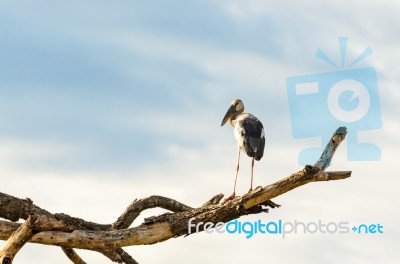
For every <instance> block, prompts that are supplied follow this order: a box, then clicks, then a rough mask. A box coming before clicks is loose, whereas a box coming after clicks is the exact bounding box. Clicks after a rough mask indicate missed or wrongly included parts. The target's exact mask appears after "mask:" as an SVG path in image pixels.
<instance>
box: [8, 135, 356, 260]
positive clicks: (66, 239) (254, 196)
mask: <svg viewBox="0 0 400 264" xmlns="http://www.w3.org/2000/svg"><path fill="white" fill-rule="evenodd" d="M345 136H346V129H345V128H339V129H338V130H337V131H336V132H335V133H334V134H333V136H332V138H331V140H330V141H329V143H328V144H327V146H326V148H325V150H324V152H323V154H322V155H321V158H320V159H319V160H318V161H317V162H316V163H315V164H314V166H311V165H307V166H306V167H305V168H304V169H303V170H301V171H298V172H296V173H293V174H292V175H290V176H288V177H286V178H284V179H282V180H280V181H277V182H275V183H273V184H270V185H267V186H264V187H257V188H256V189H255V190H253V191H252V192H250V193H247V194H245V195H243V196H238V197H235V198H233V199H231V200H228V201H227V202H225V203H220V201H221V199H222V195H221V194H218V195H215V196H214V197H212V198H211V199H210V200H208V201H207V202H206V203H205V204H204V205H203V206H201V207H199V208H191V207H189V206H187V205H184V204H182V203H180V202H177V201H175V200H173V199H169V198H166V197H161V196H150V197H148V198H144V199H141V200H135V201H134V202H132V203H131V204H130V205H129V206H128V208H127V209H126V210H125V212H124V213H123V214H122V215H121V216H120V217H119V218H118V220H117V221H116V222H115V223H114V224H112V225H103V224H97V223H92V222H87V221H85V220H83V219H79V218H75V217H71V216H68V215H65V214H54V215H53V214H51V213H49V212H47V211H45V210H43V209H41V208H39V207H37V206H36V205H34V204H33V203H32V201H31V200H29V199H25V200H24V199H19V198H16V197H12V196H9V195H7V194H2V193H0V209H1V210H0V216H1V217H3V218H5V219H8V220H10V221H17V220H18V219H20V218H22V219H27V220H26V221H25V223H24V224H19V223H13V222H9V221H0V239H2V240H7V239H8V242H7V244H6V246H5V247H4V248H3V250H2V251H1V252H3V253H0V256H3V258H4V256H11V258H10V260H12V258H13V256H15V254H16V252H17V251H16V252H14V251H12V250H11V251H10V249H9V248H10V247H12V246H14V247H15V249H16V248H18V247H19V248H20V247H22V246H23V244H18V243H12V242H11V240H13V239H14V238H15V237H19V236H20V235H21V231H20V230H21V229H27V230H29V228H30V229H31V230H35V232H34V233H32V235H30V233H29V232H25V233H26V234H25V236H23V238H24V239H22V240H21V239H19V240H18V239H17V240H15V239H14V240H15V241H25V242H27V241H28V240H29V241H28V242H32V243H40V244H45V245H55V246H61V247H62V248H63V251H64V252H65V254H66V255H67V256H68V257H70V256H72V257H70V259H71V261H73V262H74V263H84V262H83V260H80V258H79V256H78V258H79V259H78V258H76V259H77V260H74V253H71V251H70V250H73V248H78V249H88V250H94V251H98V252H101V253H102V254H104V255H105V256H107V257H108V258H110V259H111V260H112V261H116V262H124V263H129V264H132V263H133V264H134V263H137V262H136V261H135V260H134V259H133V258H132V257H131V256H129V255H128V254H127V253H126V252H125V251H123V250H122V247H126V246H132V245H148V244H154V243H158V242H161V241H165V240H168V239H170V238H173V237H178V236H182V235H188V234H191V233H193V232H194V231H195V230H189V226H188V222H189V220H190V219H191V220H192V223H193V224H197V223H200V222H211V223H214V224H216V223H218V222H228V221H231V220H234V219H237V218H238V217H240V216H242V215H248V214H258V213H262V212H267V211H268V207H269V208H276V207H279V205H277V204H275V203H274V202H272V201H271V199H273V198H275V197H277V196H279V195H282V194H284V193H286V192H288V191H290V190H293V189H294V188H297V187H300V186H302V185H304V184H307V183H310V182H317V181H330V180H341V179H345V178H348V177H350V176H351V172H350V171H335V172H334V171H331V172H329V171H328V172H325V169H326V168H327V167H328V166H329V164H330V161H331V159H332V157H333V155H334V153H335V150H336V149H337V147H338V145H339V144H340V143H341V142H342V141H343V139H344V138H345ZM154 207H161V208H164V209H167V210H170V211H172V212H173V213H165V214H162V215H159V216H154V217H150V218H147V219H145V221H144V223H142V224H140V225H139V226H136V227H132V228H128V227H129V226H130V225H131V224H132V222H133V221H134V220H135V219H136V218H137V216H138V215H139V214H140V213H141V212H142V211H143V210H146V209H149V208H154ZM32 213H33V214H34V215H35V217H36V216H37V217H41V216H45V218H40V219H46V221H47V222H49V223H52V224H51V225H48V226H46V225H37V224H36V225H35V227H34V228H32V227H31V224H30V223H29V222H28V220H29V219H30V218H28V216H29V215H30V214H32ZM29 221H32V220H29ZM35 223H36V222H35ZM203 228H204V227H203V226H200V228H199V230H198V231H199V232H201V231H203ZM23 233H24V232H23ZM19 248H18V249H19ZM15 249H14V250H15ZM5 252H14V255H13V254H9V255H7V254H8V253H7V254H5ZM75 254H76V253H75ZM76 256H77V255H76Z"/></svg>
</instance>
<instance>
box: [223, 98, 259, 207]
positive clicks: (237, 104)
mask: <svg viewBox="0 0 400 264" xmlns="http://www.w3.org/2000/svg"><path fill="white" fill-rule="evenodd" d="M228 121H229V124H230V125H231V126H232V127H233V129H234V136H235V138H236V140H237V147H238V158H237V165H236V176H235V183H234V185H233V193H232V194H231V195H230V196H229V197H228V198H226V199H225V200H229V199H233V198H235V197H236V181H237V176H238V173H239V161H240V152H241V151H242V152H244V153H246V154H247V156H249V157H250V158H251V182H250V189H249V192H251V191H252V190H253V168H254V160H257V161H259V160H261V158H262V157H263V155H264V148H265V133H264V126H263V124H262V123H261V121H260V120H259V119H258V118H257V117H255V116H254V115H252V114H249V113H244V104H243V102H242V100H240V99H235V100H233V101H232V102H231V105H230V107H229V109H228V111H227V112H226V114H225V116H224V118H223V119H222V122H221V127H222V126H223V125H225V123H226V122H228Z"/></svg>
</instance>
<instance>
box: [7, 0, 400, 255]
mask: <svg viewBox="0 0 400 264" xmlns="http://www.w3.org/2000/svg"><path fill="white" fill-rule="evenodd" d="M399 11H400V5H399V4H398V3H396V2H393V1H363V2H360V1H335V2H327V1H313V0H309V1H287V2H284V3H279V2H276V3H272V2H268V1H113V2H111V1H57V2H53V1H2V2H1V3H0V146H1V147H0V179H1V182H2V184H1V191H2V192H6V193H9V194H12V195H15V196H18V197H30V198H32V199H33V200H34V201H35V202H36V203H37V204H38V205H39V206H41V207H43V208H46V209H48V210H50V211H53V212H65V213H69V214H71V215H75V216H80V217H82V218H86V219H89V220H92V221H97V222H101V223H109V222H112V221H114V220H115V218H116V217H117V216H118V215H119V214H120V213H121V212H122V211H123V209H124V207H125V206H127V205H128V204H129V203H130V202H131V201H132V200H133V199H134V198H142V197H145V196H148V195H152V194H160V195H166V196H169V197H172V198H176V199H178V200H181V201H183V202H186V203H188V204H190V205H196V204H202V202H204V201H205V200H207V199H208V198H209V197H211V196H212V195H214V194H216V193H220V192H223V193H225V194H228V193H230V192H231V188H232V181H233V176H234V168H235V159H236V147H235V144H236V143H235V141H234V138H233V132H232V129H231V128H229V127H223V128H221V127H220V122H221V120H222V117H223V115H224V114H225V112H226V110H227V108H228V107H229V103H230V101H231V100H232V99H234V98H241V99H242V100H243V101H244V103H245V106H246V110H247V111H249V112H251V113H253V114H255V115H256V116H257V117H259V118H260V120H261V121H262V122H263V124H264V127H265V128H266V135H267V145H266V146H267V147H266V152H265V156H264V158H263V159H262V160H261V162H259V163H257V164H256V168H255V173H256V174H255V184H256V185H266V184H268V183H272V182H273V181H276V180H278V179H280V178H282V177H284V176H287V175H288V174H290V173H292V172H294V171H296V170H298V169H299V168H300V166H299V165H298V164H297V155H298V153H299V151H301V150H302V149H304V148H305V147H307V146H309V145H310V144H314V145H315V144H320V142H319V140H318V139H310V140H308V139H307V140H295V139H294V138H293V136H292V134H291V123H290V115H289V106H288V98H287V93H286V79H287V78H288V77H291V76H297V75H303V74H311V73H319V72H328V71H332V70H334V69H333V68H332V67H331V66H330V65H328V64H325V63H323V62H322V61H320V60H318V59H317V58H315V57H314V55H315V52H316V50H317V49H318V48H320V49H321V50H323V51H325V52H326V53H327V54H328V55H330V57H332V58H333V59H334V60H336V61H339V60H340V56H339V50H338V46H337V45H338V44H337V39H338V37H343V36H346V37H348V39H349V42H348V44H349V46H348V58H349V60H350V59H352V58H353V59H354V58H355V57H357V55H359V54H360V52H362V51H363V50H364V49H365V48H367V47H368V46H369V47H371V48H372V50H373V52H374V53H373V55H372V56H370V57H368V58H367V59H366V60H365V61H363V62H361V63H360V65H359V66H360V67H374V68H375V69H376V71H377V75H378V86H379V96H380V103H381V112H382V120H383V127H382V129H379V130H376V131H369V132H368V133H364V134H363V135H360V137H361V138H362V139H363V140H365V141H366V142H372V143H375V144H377V145H378V146H379V147H380V148H381V151H382V159H381V160H380V161H376V162H349V161H347V160H346V151H345V150H346V144H344V146H342V147H341V148H339V150H338V153H337V155H336V157H335V160H334V164H333V168H332V169H335V170H353V177H352V179H350V180H346V181H342V182H338V183H323V184H315V185H312V186H305V187H303V188H301V190H296V191H293V192H292V193H290V194H287V195H284V196H282V197H280V198H279V199H278V200H279V201H277V202H278V203H282V204H283V205H284V206H283V207H282V208H280V209H278V210H274V211H273V212H272V213H271V214H270V215H268V217H271V219H279V218H281V219H288V220H290V219H304V220H315V219H324V220H327V221H329V220H331V219H333V220H338V221H341V220H343V219H345V220H348V221H350V222H351V221H354V222H357V221H369V222H378V221H379V222H381V223H382V224H384V225H385V228H386V227H387V229H385V230H388V231H387V233H385V234H384V235H383V236H381V237H362V238H360V237H346V238H343V237H340V236H337V235H336V236H335V235H332V236H318V237H316V236H306V235H299V236H297V237H294V238H291V239H287V240H284V241H282V240H280V239H275V238H271V239H270V240H268V239H265V238H255V239H251V241H249V240H245V239H242V238H240V237H237V238H235V239H231V238H230V237H226V236H210V235H205V234H200V235H198V236H191V237H188V238H179V239H173V241H172V240H171V241H167V242H164V243H162V244H160V245H156V246H150V247H132V248H129V249H128V251H129V252H132V254H133V256H134V257H135V258H136V259H137V260H138V261H139V262H140V263H159V262H160V261H164V262H174V263H187V260H188V259H190V258H191V261H192V262H193V259H192V257H193V255H195V254H196V256H198V263H204V262H208V263H221V262H223V263H225V262H230V263H243V262H244V261H245V260H246V261H250V262H251V263H261V262H263V261H265V254H267V255H268V258H269V259H270V260H271V261H273V260H280V261H284V262H293V261H296V263H310V262H315V261H318V262H323V263H337V262H339V261H340V262H341V263H354V262H363V263H368V262H369V261H370V263H375V262H376V261H378V260H379V261H380V263H394V258H395V257H396V256H397V254H395V253H396V250H395V248H394V244H395V243H396V244H398V242H399V241H398V237H399V235H400V230H399V228H398V227H396V225H395V223H397V222H398V220H400V219H399V215H398V213H397V212H396V210H395V209H394V208H397V206H396V204H397V201H393V198H392V193H394V192H396V191H397V190H396V189H395V186H398V184H399V180H398V178H397V176H398V169H396V167H395V164H396V162H397V160H396V157H397V156H398V149H399V147H400V145H399V143H398V134H399V132H400V125H399V123H398V116H399V107H398V101H399V100H400V91H399V89H398V83H399V82H400V78H399V74H398V72H397V69H398V62H399V59H400V51H399V48H398V43H399V41H400V31H399V28H398V27H396V25H399V23H400V21H399V16H398V12H399ZM249 163H250V161H249V159H247V158H246V157H244V156H242V168H241V174H240V175H239V182H238V184H239V190H240V192H244V191H245V190H247V189H248V180H249V179H248V178H249V177H248V174H249ZM375 188H378V189H375ZM371 193H374V194H375V195H372V196H371ZM60 194H61V195H60ZM388 200H391V201H393V203H395V204H392V205H389V204H388ZM88 208H89V209H90V210H89V209H88ZM354 208H358V210H354ZM371 208H372V209H371ZM155 213H159V211H154V212H149V214H150V215H151V214H155ZM256 217H257V216H254V217H247V218H243V219H256ZM259 217H261V216H259ZM262 217H265V216H262ZM199 247H201V248H203V250H204V251H205V252H207V254H202V255H201V256H199V255H198V248H199ZM376 247H382V248H385V250H386V251H385V253H383V249H382V252H380V251H377V250H375V248H376ZM310 248H315V249H316V251H311V250H310ZM243 249H245V250H246V252H247V251H252V252H253V253H251V255H250V256H248V255H247V254H244V253H243V252H242V250H243ZM177 252H180V253H182V252H184V256H183V257H182V258H177V257H176V256H177V255H176V254H177ZM285 252H294V255H293V256H291V255H290V256H288V255H287V254H286V253H285ZM155 253H156V254H155ZM30 254H35V255H36V254H37V256H38V257H37V259H35V260H32V259H31V258H30ZM81 254H83V256H84V258H85V259H86V260H87V261H88V262H89V263H108V262H107V259H105V258H103V257H102V256H99V255H98V254H95V253H90V252H85V251H83V252H81ZM16 260H19V263H28V262H29V263H54V262H55V261H56V262H57V263H69V262H68V260H67V259H66V257H64V256H63V254H62V252H61V250H59V249H57V248H51V249H48V248H46V247H43V246H27V247H26V248H23V249H22V251H21V252H20V254H19V255H18V256H17V259H16ZM32 261H34V262H32ZM46 261H48V262H46Z"/></svg>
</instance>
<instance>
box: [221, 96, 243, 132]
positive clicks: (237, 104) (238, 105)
mask: <svg viewBox="0 0 400 264" xmlns="http://www.w3.org/2000/svg"><path fill="white" fill-rule="evenodd" d="M243 111H244V105H243V102H242V100H240V99H235V100H233V101H232V102H231V106H230V107H229V109H228V111H227V112H226V114H225V116H224V118H223V119H222V123H221V126H223V125H225V123H226V122H227V121H228V120H229V123H230V124H231V126H233V123H232V120H233V119H235V118H236V117H237V116H238V115H239V114H241V113H243Z"/></svg>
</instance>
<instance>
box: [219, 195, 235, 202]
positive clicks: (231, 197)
mask: <svg viewBox="0 0 400 264" xmlns="http://www.w3.org/2000/svg"><path fill="white" fill-rule="evenodd" d="M235 197H236V193H232V194H231V195H229V196H228V197H226V198H225V199H224V201H223V202H222V203H226V202H227V201H229V200H232V199H234V198H235Z"/></svg>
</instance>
